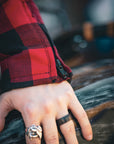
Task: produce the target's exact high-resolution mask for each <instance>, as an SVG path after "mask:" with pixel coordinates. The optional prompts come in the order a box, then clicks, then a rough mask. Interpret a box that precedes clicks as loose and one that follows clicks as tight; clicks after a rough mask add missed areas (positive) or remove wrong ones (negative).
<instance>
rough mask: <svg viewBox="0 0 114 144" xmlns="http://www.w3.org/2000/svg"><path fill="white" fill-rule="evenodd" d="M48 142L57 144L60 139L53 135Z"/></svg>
mask: <svg viewBox="0 0 114 144" xmlns="http://www.w3.org/2000/svg"><path fill="white" fill-rule="evenodd" d="M46 141H47V143H49V144H55V143H57V141H58V138H57V136H56V135H52V136H50V137H49V138H47V140H46Z"/></svg>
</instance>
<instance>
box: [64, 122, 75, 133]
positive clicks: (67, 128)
mask: <svg viewBox="0 0 114 144" xmlns="http://www.w3.org/2000/svg"><path fill="white" fill-rule="evenodd" d="M63 133H64V134H65V135H69V134H73V133H74V124H73V122H72V121H71V122H70V124H68V125H67V126H65V127H64V129H63Z"/></svg>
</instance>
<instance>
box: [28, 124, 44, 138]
mask: <svg viewBox="0 0 114 144" xmlns="http://www.w3.org/2000/svg"><path fill="white" fill-rule="evenodd" d="M25 134H26V135H27V136H28V137H29V138H30V139H32V138H40V139H41V138H42V128H41V126H36V125H34V124H33V125H32V126H30V127H28V128H26V129H25Z"/></svg>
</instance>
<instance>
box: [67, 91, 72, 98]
mask: <svg viewBox="0 0 114 144" xmlns="http://www.w3.org/2000/svg"><path fill="white" fill-rule="evenodd" d="M66 95H67V97H68V98H69V99H71V98H72V97H73V93H72V91H71V90H68V91H67V92H66Z"/></svg>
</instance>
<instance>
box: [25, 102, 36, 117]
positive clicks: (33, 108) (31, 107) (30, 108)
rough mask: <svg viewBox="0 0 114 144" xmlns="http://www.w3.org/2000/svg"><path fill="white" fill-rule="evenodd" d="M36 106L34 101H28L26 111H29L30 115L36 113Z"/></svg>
mask: <svg viewBox="0 0 114 144" xmlns="http://www.w3.org/2000/svg"><path fill="white" fill-rule="evenodd" d="M36 109H37V108H36V106H35V105H34V104H32V103H28V104H26V105H25V106H24V112H25V113H27V115H29V116H30V117H32V116H34V115H35V114H36Z"/></svg>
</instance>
